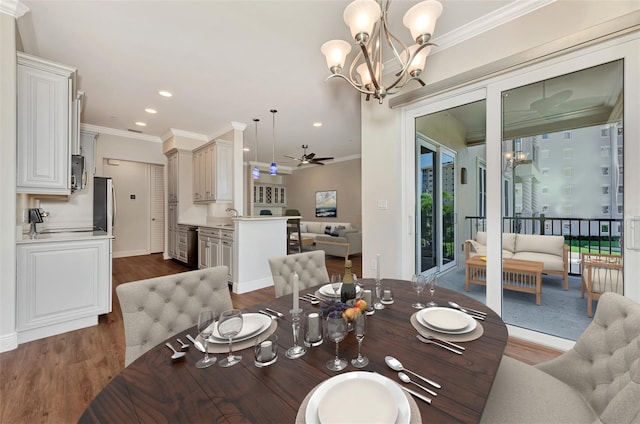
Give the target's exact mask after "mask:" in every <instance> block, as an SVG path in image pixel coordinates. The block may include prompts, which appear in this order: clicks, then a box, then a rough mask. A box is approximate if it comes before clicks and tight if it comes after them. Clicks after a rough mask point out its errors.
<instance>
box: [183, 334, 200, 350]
mask: <svg viewBox="0 0 640 424" xmlns="http://www.w3.org/2000/svg"><path fill="white" fill-rule="evenodd" d="M187 339H189V340H190V341H191V343H193V345H194V346H195V347H196V349H198V350H199V351H200V352H204V346H202V343H200V342H199V341H197V340H196V339H194V338H193V337H191V334H187Z"/></svg>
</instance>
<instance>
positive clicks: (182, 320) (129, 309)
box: [116, 266, 233, 366]
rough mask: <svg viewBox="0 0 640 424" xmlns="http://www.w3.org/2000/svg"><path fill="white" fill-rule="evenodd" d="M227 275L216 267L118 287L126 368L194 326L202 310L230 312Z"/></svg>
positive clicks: (225, 270)
mask: <svg viewBox="0 0 640 424" xmlns="http://www.w3.org/2000/svg"><path fill="white" fill-rule="evenodd" d="M227 276H228V269H227V267H226V266H219V267H214V268H206V269H201V270H196V271H188V272H182V273H178V274H172V275H165V276H162V277H156V278H149V279H146V280H139V281H133V282H130V283H125V284H120V285H119V286H117V287H116V293H117V294H118V299H119V300H120V309H122V318H123V321H124V335H125V342H126V350H125V359H124V364H125V366H129V364H131V363H132V362H133V361H135V360H136V359H137V358H138V357H140V356H141V355H142V354H143V353H145V352H146V351H148V350H149V349H151V348H152V347H154V346H156V345H158V344H159V343H161V342H163V341H164V340H165V339H167V338H168V337H171V336H172V335H174V334H177V333H179V332H181V331H183V330H186V329H187V328H189V327H191V326H194V325H196V324H197V323H198V314H199V313H200V311H201V310H202V309H205V308H208V309H212V310H213V311H214V314H216V315H219V314H221V313H222V312H223V311H225V310H228V309H232V308H233V305H232V303H231V295H230V294H229V286H228V282H227Z"/></svg>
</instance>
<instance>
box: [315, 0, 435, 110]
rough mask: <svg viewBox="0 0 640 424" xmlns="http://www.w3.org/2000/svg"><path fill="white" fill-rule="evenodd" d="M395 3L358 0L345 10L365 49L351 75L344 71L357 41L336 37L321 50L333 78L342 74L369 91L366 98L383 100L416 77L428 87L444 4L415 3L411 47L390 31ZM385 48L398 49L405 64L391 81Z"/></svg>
mask: <svg viewBox="0 0 640 424" xmlns="http://www.w3.org/2000/svg"><path fill="white" fill-rule="evenodd" d="M390 4H391V0H378V1H376V0H354V1H353V2H351V3H350V4H349V5H348V6H347V7H346V8H345V9H344V14H343V18H344V22H345V23H346V24H347V26H348V27H349V29H350V30H351V36H352V37H353V41H354V42H355V44H356V45H357V46H358V47H359V48H360V51H359V52H358V54H357V55H356V57H355V58H354V59H353V61H352V62H351V64H350V66H349V71H348V73H346V74H343V73H342V70H343V69H344V67H345V62H346V59H347V55H349V53H350V52H351V44H349V43H348V42H346V41H343V40H331V41H327V42H326V43H324V44H323V45H322V47H321V48H320V51H321V52H322V53H323V54H324V55H325V58H326V59H327V67H328V68H329V71H330V72H331V75H330V76H329V77H328V78H327V79H330V78H336V77H337V78H342V79H344V80H345V81H347V82H348V83H349V84H351V86H352V87H353V88H355V89H356V90H358V91H359V92H361V93H362V94H364V95H366V100H370V98H371V97H372V96H373V97H374V98H376V99H378V101H379V103H381V104H382V101H383V99H384V98H385V97H386V96H387V95H388V94H395V93H397V92H398V91H400V90H402V89H403V88H404V87H405V85H406V84H407V83H408V82H409V81H412V80H416V81H417V82H418V83H420V85H422V86H424V85H425V84H424V82H423V81H422V80H421V79H420V74H421V73H422V71H423V70H424V67H425V62H426V60H427V56H428V55H429V53H431V46H433V45H434V44H433V43H430V42H429V40H431V36H432V34H433V31H434V28H435V26H436V21H437V20H438V18H439V17H440V15H441V14H442V4H441V3H440V2H438V1H437V0H426V1H423V2H420V3H418V4H416V5H414V6H413V7H411V8H410V9H409V10H408V11H407V12H406V13H405V15H404V18H403V20H402V23H403V24H404V26H405V27H407V28H408V29H409V31H410V32H411V38H412V40H414V41H415V43H416V44H413V45H411V46H407V45H405V44H404V43H403V42H402V41H400V39H399V38H398V37H396V36H395V35H394V34H392V33H391V31H390V30H389V27H388V21H387V13H388V11H389V6H390ZM383 48H384V49H389V50H390V52H391V53H393V59H392V60H393V61H395V62H396V64H397V65H398V67H399V68H400V70H399V71H398V72H397V73H396V74H395V75H391V76H390V78H389V81H383V79H382V77H383V70H384V67H383V63H382V61H383V57H382V53H383Z"/></svg>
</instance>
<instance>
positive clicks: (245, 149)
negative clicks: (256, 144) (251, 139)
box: [242, 147, 251, 152]
mask: <svg viewBox="0 0 640 424" xmlns="http://www.w3.org/2000/svg"><path fill="white" fill-rule="evenodd" d="M242 150H243V151H245V152H250V151H251V149H250V148H248V147H243V148H242Z"/></svg>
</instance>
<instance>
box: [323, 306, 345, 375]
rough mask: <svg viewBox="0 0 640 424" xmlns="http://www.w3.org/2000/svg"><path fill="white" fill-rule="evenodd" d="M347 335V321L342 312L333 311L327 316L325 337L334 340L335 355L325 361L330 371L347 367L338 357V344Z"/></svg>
mask: <svg viewBox="0 0 640 424" xmlns="http://www.w3.org/2000/svg"><path fill="white" fill-rule="evenodd" d="M346 336H347V321H346V320H345V319H344V318H343V317H342V312H340V311H333V312H330V313H329V315H328V316H327V337H328V338H329V340H332V341H334V342H336V357H335V359H331V360H329V361H327V368H328V369H330V370H331V371H341V370H343V369H345V368H346V367H347V361H346V360H344V359H341V358H339V357H338V344H339V343H340V342H341V341H342V340H344V338H345V337H346Z"/></svg>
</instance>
